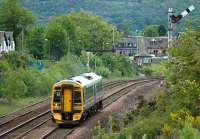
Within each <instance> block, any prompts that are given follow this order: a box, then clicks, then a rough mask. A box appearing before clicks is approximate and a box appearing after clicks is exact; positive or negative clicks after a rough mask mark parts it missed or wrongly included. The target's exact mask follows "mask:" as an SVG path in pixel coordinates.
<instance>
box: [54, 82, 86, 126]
mask: <svg viewBox="0 0 200 139" xmlns="http://www.w3.org/2000/svg"><path fill="white" fill-rule="evenodd" d="M52 91H53V92H52V99H51V102H52V103H51V113H52V118H53V121H54V122H55V123H57V124H76V123H78V122H79V121H80V120H81V116H82V114H83V89H82V87H81V86H80V85H78V84H62V85H55V86H54V87H53V90H52Z"/></svg>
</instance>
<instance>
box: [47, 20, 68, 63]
mask: <svg viewBox="0 0 200 139" xmlns="http://www.w3.org/2000/svg"><path fill="white" fill-rule="evenodd" d="M46 38H47V41H48V42H47V49H46V52H47V54H48V55H49V58H50V59H56V60H59V59H60V58H61V57H62V56H64V55H65V54H67V51H68V49H69V47H70V44H69V41H70V40H69V37H68V35H67V32H66V30H65V29H63V27H62V26H61V25H60V24H59V23H53V24H52V23H50V24H49V25H48V28H47V32H46Z"/></svg>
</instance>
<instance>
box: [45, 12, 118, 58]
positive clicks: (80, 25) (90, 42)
mask: <svg viewBox="0 0 200 139" xmlns="http://www.w3.org/2000/svg"><path fill="white" fill-rule="evenodd" d="M53 24H59V25H60V27H61V28H62V29H63V30H65V31H66V33H67V35H68V38H69V39H70V50H71V52H73V53H75V54H77V55H81V51H82V50H88V51H93V50H101V49H103V44H106V43H107V44H109V45H105V47H104V48H105V49H111V48H112V37H113V30H114V32H115V40H116V41H117V40H118V39H119V38H120V33H119V32H118V31H117V30H116V28H115V27H114V26H112V25H109V24H108V23H107V22H105V21H104V20H103V19H102V18H101V17H99V16H95V15H93V14H92V13H89V12H84V11H81V12H79V13H76V12H72V13H70V14H67V15H62V16H58V17H55V18H53V19H52V20H51V21H50V23H49V25H53ZM49 27H50V26H48V28H49ZM52 35H53V34H52Z"/></svg>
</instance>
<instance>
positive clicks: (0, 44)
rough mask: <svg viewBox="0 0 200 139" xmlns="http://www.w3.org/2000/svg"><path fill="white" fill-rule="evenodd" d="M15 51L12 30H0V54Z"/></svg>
mask: <svg viewBox="0 0 200 139" xmlns="http://www.w3.org/2000/svg"><path fill="white" fill-rule="evenodd" d="M9 51H15V41H14V38H13V32H9V31H0V54H2V53H6V52H9Z"/></svg>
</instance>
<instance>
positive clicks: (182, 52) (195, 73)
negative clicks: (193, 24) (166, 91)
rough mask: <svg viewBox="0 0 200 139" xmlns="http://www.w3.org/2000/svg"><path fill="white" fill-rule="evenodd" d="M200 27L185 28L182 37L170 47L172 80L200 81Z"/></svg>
mask: <svg viewBox="0 0 200 139" xmlns="http://www.w3.org/2000/svg"><path fill="white" fill-rule="evenodd" d="M199 37H200V29H195V30H185V32H184V33H183V35H182V37H181V39H180V40H179V41H178V42H177V43H176V44H174V46H176V47H172V48H171V49H170V55H171V56H172V57H174V58H173V59H172V60H171V71H172V73H171V76H170V77H171V78H170V79H171V80H172V81H173V82H174V83H176V81H178V80H196V81H198V82H200V71H199V67H200V55H199V53H200V47H199V44H200V40H199Z"/></svg>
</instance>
